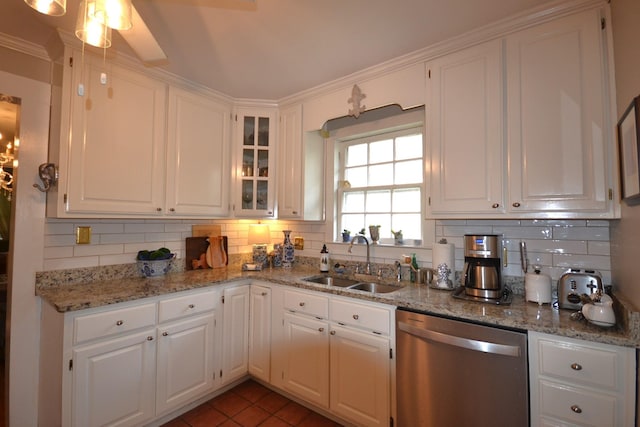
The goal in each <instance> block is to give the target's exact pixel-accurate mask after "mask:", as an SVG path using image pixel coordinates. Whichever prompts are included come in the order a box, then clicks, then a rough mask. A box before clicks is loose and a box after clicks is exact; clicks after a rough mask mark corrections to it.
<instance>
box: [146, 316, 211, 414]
mask: <svg viewBox="0 0 640 427" xmlns="http://www.w3.org/2000/svg"><path fill="white" fill-rule="evenodd" d="M214 329H215V314H214V312H210V313H208V314H205V315H203V316H198V317H194V318H190V319H187V320H178V321H175V322H171V323H167V324H166V325H162V326H160V327H159V328H158V335H157V336H158V344H157V345H158V354H157V363H158V366H157V384H156V412H157V413H158V414H160V413H167V412H170V411H171V410H174V409H178V408H179V407H181V406H183V405H185V404H186V403H189V402H190V401H191V400H193V399H194V398H195V397H197V396H200V395H202V394H204V393H206V392H207V391H210V390H212V389H213V385H214V366H213V365H214V360H213V350H214V332H213V331H214Z"/></svg>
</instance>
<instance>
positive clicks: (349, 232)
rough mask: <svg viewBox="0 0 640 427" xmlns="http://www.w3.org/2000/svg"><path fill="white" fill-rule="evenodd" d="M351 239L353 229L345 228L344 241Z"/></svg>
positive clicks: (343, 231) (343, 232)
mask: <svg viewBox="0 0 640 427" xmlns="http://www.w3.org/2000/svg"><path fill="white" fill-rule="evenodd" d="M350 239H351V231H349V230H347V229H346V228H345V229H344V230H342V241H343V242H348V241H349V240H350Z"/></svg>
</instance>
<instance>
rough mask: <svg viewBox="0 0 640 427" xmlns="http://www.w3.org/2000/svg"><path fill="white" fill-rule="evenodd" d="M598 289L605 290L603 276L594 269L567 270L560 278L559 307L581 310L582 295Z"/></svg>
mask: <svg viewBox="0 0 640 427" xmlns="http://www.w3.org/2000/svg"><path fill="white" fill-rule="evenodd" d="M598 290H600V291H602V292H604V289H603V287H602V276H601V275H600V273H598V272H597V271H594V270H580V269H574V268H572V269H570V270H567V271H566V272H565V273H564V274H563V275H562V276H560V279H558V307H560V308H568V309H574V310H580V309H581V308H582V302H581V300H580V295H582V294H587V295H591V294H593V293H595V292H597V291H598Z"/></svg>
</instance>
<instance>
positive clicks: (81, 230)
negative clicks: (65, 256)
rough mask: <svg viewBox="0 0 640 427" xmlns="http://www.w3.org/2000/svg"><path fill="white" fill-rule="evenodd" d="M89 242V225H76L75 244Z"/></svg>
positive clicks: (86, 243)
mask: <svg viewBox="0 0 640 427" xmlns="http://www.w3.org/2000/svg"><path fill="white" fill-rule="evenodd" d="M89 243H91V227H76V244H78V245H88V244H89Z"/></svg>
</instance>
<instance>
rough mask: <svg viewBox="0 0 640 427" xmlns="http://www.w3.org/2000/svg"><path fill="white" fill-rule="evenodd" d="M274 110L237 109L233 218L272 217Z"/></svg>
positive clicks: (273, 197)
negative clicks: (236, 153)
mask: <svg viewBox="0 0 640 427" xmlns="http://www.w3.org/2000/svg"><path fill="white" fill-rule="evenodd" d="M275 121H276V119H275V109H274V110H265V109H238V111H237V115H236V136H237V138H236V141H237V143H238V146H239V153H238V157H239V161H238V166H237V169H236V181H237V183H238V185H237V194H236V202H235V214H236V216H240V217H242V216H260V217H273V216H274V200H275V180H274V178H273V177H274V176H275V169H274V168H275V166H274V164H275V158H276V153H275V146H274V142H275V134H274V129H275V124H276V123H275Z"/></svg>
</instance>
